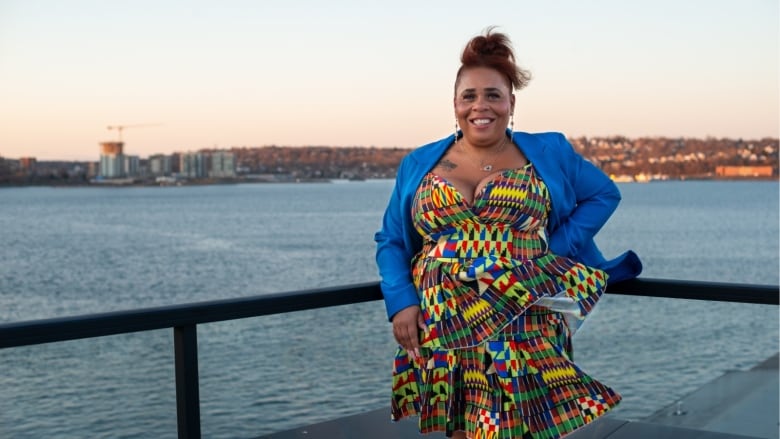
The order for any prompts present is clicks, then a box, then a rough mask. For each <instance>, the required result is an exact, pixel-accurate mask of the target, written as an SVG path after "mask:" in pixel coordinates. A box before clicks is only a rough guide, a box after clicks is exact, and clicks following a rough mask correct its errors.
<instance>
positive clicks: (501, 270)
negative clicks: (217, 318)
mask: <svg viewBox="0 0 780 439" xmlns="http://www.w3.org/2000/svg"><path fill="white" fill-rule="evenodd" d="M529 77H530V76H529V75H528V73H527V72H525V71H523V70H522V69H520V68H519V67H517V66H516V64H515V58H514V53H513V51H512V48H511V46H510V44H509V40H508V38H507V37H506V36H505V35H503V34H501V33H495V32H494V31H493V29H492V28H491V29H488V30H487V31H486V33H485V34H484V35H480V36H477V37H475V38H473V39H472V40H471V41H470V42H469V44H468V45H467V46H466V48H465V50H464V52H463V55H462V57H461V67H460V69H459V70H458V74H457V77H456V81H455V96H454V99H453V106H454V110H455V117H456V130H455V133H454V134H453V135H452V136H450V137H448V138H446V139H442V140H440V141H438V142H434V143H431V144H429V145H426V146H423V147H420V148H418V149H416V150H414V151H412V152H411V153H410V154H409V155H408V156H407V157H406V158H405V159H404V160H403V162H402V164H401V167H400V168H399V170H398V174H397V178H396V185H395V189H394V191H393V194H392V196H391V200H390V203H389V204H388V207H387V209H386V211H385V216H384V219H383V223H382V228H381V230H379V231H378V232H377V233H376V236H375V239H376V241H377V256H376V257H377V263H378V265H379V271H380V275H381V277H382V282H381V286H382V293H383V295H384V298H385V304H386V307H387V315H388V318H389V319H390V321H391V322H392V325H393V335H394V336H395V339H396V341H397V342H398V344H399V347H398V350H397V353H396V356H395V363H394V365H395V368H394V373H393V392H392V394H393V398H392V401H391V405H392V418H393V419H401V418H403V417H406V416H412V415H417V416H419V428H420V431H421V432H422V433H428V432H433V431H443V432H446V434H447V436H450V437H456V438H465V437H472V438H493V437H532V438H559V437H562V436H564V435H566V434H568V433H570V432H572V431H574V430H575V429H577V428H579V427H581V426H583V425H585V424H587V423H589V422H591V421H593V420H595V419H596V418H598V417H599V416H601V415H602V414H604V413H605V412H606V411H608V410H610V409H611V408H612V407H614V406H615V405H616V404H617V403H618V402H619V401H620V399H621V397H620V395H618V394H617V393H616V392H615V391H613V390H612V389H610V388H609V387H607V386H605V385H603V384H601V383H600V382H598V381H596V380H595V379H593V378H591V377H590V376H589V375H588V374H586V373H585V372H583V371H582V370H581V369H580V368H579V367H578V366H577V365H576V364H574V363H573V362H572V356H571V352H572V350H571V336H572V334H573V333H574V331H576V330H577V328H578V327H579V325H580V323H581V321H582V320H583V319H584V318H585V316H587V315H588V314H589V313H590V311H591V310H592V309H593V307H594V306H595V305H596V304H597V303H598V301H599V298H600V297H601V295H602V294H603V292H604V290H605V289H606V286H607V279H609V280H610V281H618V280H623V279H628V278H631V277H635V276H637V275H638V274H639V273H640V272H641V269H642V266H641V263H640V261H639V259H638V257H637V256H636V255H635V254H634V253H633V252H630V251H629V252H626V253H624V254H623V255H621V256H620V257H618V258H615V259H612V260H606V259H605V258H604V257H603V256H602V254H601V252H600V251H599V249H598V248H597V247H596V245H595V243H594V240H593V238H594V236H595V234H596V233H597V232H598V231H599V229H601V227H602V226H603V225H604V224H605V223H606V221H607V219H608V218H609V217H610V215H611V214H612V212H613V211H614V210H615V208H616V207H617V204H618V202H619V201H620V193H619V192H618V189H617V187H616V186H615V184H614V183H613V182H612V181H611V180H610V179H609V177H607V176H606V175H605V174H604V173H603V172H601V171H600V170H599V169H597V168H596V167H595V166H594V165H592V164H591V163H590V162H588V161H586V160H584V159H583V158H582V157H581V156H580V155H578V154H577V153H575V152H574V150H573V148H572V147H571V145H570V144H569V143H568V142H567V141H566V139H565V137H564V136H563V135H561V134H558V133H545V134H528V133H523V132H514V129H513V125H514V124H513V121H512V120H513V117H512V114H513V112H514V106H515V101H516V98H515V95H514V90H516V89H520V88H522V87H523V86H524V85H525V84H526V83H527V82H528V79H529ZM508 126H509V129H507V127H508ZM458 127H460V130H458Z"/></svg>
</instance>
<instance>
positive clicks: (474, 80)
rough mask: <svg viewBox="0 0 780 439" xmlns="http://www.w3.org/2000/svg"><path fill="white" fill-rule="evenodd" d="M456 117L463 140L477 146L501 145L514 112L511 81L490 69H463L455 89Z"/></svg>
mask: <svg viewBox="0 0 780 439" xmlns="http://www.w3.org/2000/svg"><path fill="white" fill-rule="evenodd" d="M454 102H455V117H456V118H457V119H458V125H459V126H460V129H461V130H463V136H464V137H465V138H466V140H467V141H468V142H469V143H470V144H472V145H474V146H492V145H495V144H496V143H497V142H499V141H501V139H502V137H501V136H504V135H505V134H504V133H505V131H506V128H507V125H508V124H509V116H510V115H511V114H512V112H513V111H514V107H515V96H514V95H513V94H512V90H511V89H510V87H509V81H508V80H507V78H505V77H504V76H503V75H502V74H501V73H499V72H498V71H496V70H493V69H490V68H487V67H472V68H468V69H464V70H463V71H462V72H461V74H460V79H459V80H458V83H457V85H456V88H455V101H454Z"/></svg>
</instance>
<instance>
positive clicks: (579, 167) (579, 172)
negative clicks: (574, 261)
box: [549, 134, 621, 257]
mask: <svg viewBox="0 0 780 439" xmlns="http://www.w3.org/2000/svg"><path fill="white" fill-rule="evenodd" d="M556 149H557V150H558V153H559V154H560V159H561V160H560V162H559V163H560V164H561V168H562V171H563V177H564V182H563V186H564V191H565V193H566V194H567V197H566V198H567V199H566V202H565V203H564V204H566V206H563V210H562V211H559V212H558V215H559V224H558V226H557V227H556V228H555V230H553V231H552V232H551V235H550V238H549V245H550V250H551V251H552V252H553V253H556V254H560V255H564V256H569V257H573V256H576V255H577V254H578V253H579V252H580V251H581V250H582V249H583V248H584V247H586V246H588V245H590V244H591V243H592V240H593V238H594V237H595V236H596V233H597V232H598V231H599V230H600V229H601V228H602V227H603V226H604V224H606V222H607V220H608V219H609V217H610V216H611V215H612V213H613V212H614V211H615V209H616V208H617V206H618V203H620V198H621V197H620V191H619V190H618V188H617V185H615V183H614V182H613V181H612V179H610V178H609V176H608V175H606V174H605V173H604V172H602V171H601V170H600V169H599V168H598V167H596V166H595V165H594V164H593V163H591V162H589V161H588V160H586V159H585V158H584V157H582V155H580V154H578V153H577V152H576V151H574V148H573V147H572V146H571V144H570V143H569V142H568V140H566V138H565V137H564V136H563V135H562V134H561V135H559V136H558V148H556ZM553 208H555V206H553Z"/></svg>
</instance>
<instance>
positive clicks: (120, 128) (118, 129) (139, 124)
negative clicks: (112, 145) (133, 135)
mask: <svg viewBox="0 0 780 439" xmlns="http://www.w3.org/2000/svg"><path fill="white" fill-rule="evenodd" d="M158 125H162V124H161V123H136V124H132V125H109V126H108V129H109V130H117V131H118V132H119V141H120V142H121V141H122V130H124V129H125V128H135V127H150V126H158Z"/></svg>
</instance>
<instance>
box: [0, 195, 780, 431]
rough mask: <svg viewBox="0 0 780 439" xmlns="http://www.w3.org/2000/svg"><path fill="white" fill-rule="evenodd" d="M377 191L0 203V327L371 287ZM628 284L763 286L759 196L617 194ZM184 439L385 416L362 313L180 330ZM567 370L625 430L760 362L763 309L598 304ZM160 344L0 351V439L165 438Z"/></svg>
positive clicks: (379, 202)
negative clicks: (637, 268) (191, 417)
mask: <svg viewBox="0 0 780 439" xmlns="http://www.w3.org/2000/svg"><path fill="white" fill-rule="evenodd" d="M390 189H391V182H389V181H366V182H349V183H333V184H255V185H229V186H199V187H166V188H141V187H139V188H105V189H103V188H62V189H58V188H14V189H2V190H0V322H10V321H20V320H28V319H38V318H49V317H57V316H67V315H78V314H85V313H93V312H103V311H111V310H121V309H130V308H138V307H148V306H157V305H168V304H176V303H188V302H195V301H202V300H214V299H220V298H232V297H239V296H248V295H256V294H265V293H275V292H282V291H292V290H299V289H309V288H317V287H325V286H334V285H346V284H352V283H359V282H369V281H376V280H377V275H376V268H375V265H374V256H373V253H374V243H373V240H372V237H373V233H374V231H375V230H376V228H377V227H378V225H379V221H380V217H381V213H382V211H383V209H384V206H385V203H386V200H387V197H388V196H389V192H390ZM621 191H622V193H623V196H624V200H623V203H622V204H621V207H620V208H619V209H618V211H617V213H616V214H615V215H614V216H613V217H612V219H610V221H609V223H607V225H606V226H605V227H604V230H603V231H602V233H601V234H600V235H599V237H598V241H599V244H600V245H601V247H602V249H603V250H604V253H605V254H607V255H615V254H617V253H618V252H621V251H623V250H624V249H626V248H633V249H634V250H636V251H637V252H638V253H639V254H640V256H641V257H642V258H643V261H644V263H645V271H644V273H643V276H645V277H648V278H672V279H697V280H708V281H724V282H740V283H758V284H777V283H778V265H779V264H778V240H779V239H778V184H777V183H776V182H695V181H693V182H665V183H651V184H626V185H621ZM198 342H199V354H200V357H199V359H200V370H199V373H200V378H201V390H200V395H201V416H202V428H203V435H204V437H215V438H219V437H224V438H241V437H254V436H258V435H261V434H265V433H270V432H273V431H279V430H283V429H288V428H292V427H295V426H298V425H305V424H310V423H313V422H318V421H322V420H326V419H332V418H335V417H339V416H344V415H348V414H354V413H360V412H364V411H367V410H371V409H375V408H381V407H385V406H387V403H388V395H389V388H390V381H389V373H390V360H391V356H392V353H393V349H394V348H393V346H394V343H393V341H392V336H391V333H390V326H389V324H388V323H387V321H386V317H385V314H384V308H383V305H382V303H380V302H373V303H365V304H359V305H352V306H343V307H337V308H327V309H319V310H312V311H306V312H297V313H291V314H286V315H280V316H267V317H262V318H256V319H244V320H237V321H231V322H223V323H216V324H208V325H202V326H199V331H198ZM574 343H575V358H576V359H577V361H578V363H579V364H581V365H582V366H583V367H584V368H585V369H586V370H588V371H590V372H591V374H593V375H594V376H595V377H597V378H598V379H600V380H601V381H603V382H605V383H607V384H609V385H611V386H613V387H614V388H615V389H617V390H618V391H619V392H621V393H622V394H623V396H624V401H623V403H622V404H621V405H620V406H619V407H618V409H617V410H616V411H615V412H614V413H615V416H619V417H621V418H625V419H641V418H643V417H645V416H648V415H650V414H651V413H653V412H654V411H656V410H658V409H659V408H661V407H663V406H666V405H668V404H670V403H673V402H674V401H676V400H678V399H679V398H680V397H682V396H684V395H685V394H687V393H689V392H690V391H692V390H694V389H695V388H697V387H699V386H701V385H702V384H704V383H706V382H708V381H710V380H712V379H714V378H716V377H717V376H719V375H721V374H722V373H724V372H725V371H728V370H732V369H744V368H749V367H751V366H752V365H754V364H755V363H757V362H759V361H761V360H763V359H765V358H766V357H768V356H770V355H772V354H773V353H775V352H777V351H778V314H777V307H774V306H761V305H741V304H730V303H715V302H698V301H688V300H667V299H652V298H641V297H623V296H606V297H605V300H603V301H602V303H601V304H600V305H599V307H598V308H597V310H596V312H595V313H594V314H593V315H592V316H591V317H590V318H589V319H588V321H587V323H586V325H585V326H584V327H583V328H582V329H581V331H580V332H579V333H578V334H577V336H576V337H575V340H574ZM172 354H173V344H172V334H171V331H170V330H164V331H153V332H146V333H139V334H125V335H118V336H111V337H103V338H100V339H92V340H78V341H70V342H62V343H53V344H47V345H39V346H30V347H24V348H15V349H6V350H0V370H2V373H0V389H2V393H3V396H4V397H3V398H0V437H12V438H37V437H44V436H45V437H124V438H140V437H160V438H167V437H171V438H172V437H176V411H175V410H176V404H175V388H174V371H173V361H172Z"/></svg>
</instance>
